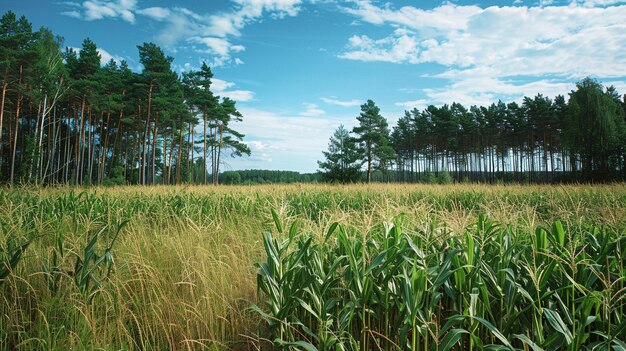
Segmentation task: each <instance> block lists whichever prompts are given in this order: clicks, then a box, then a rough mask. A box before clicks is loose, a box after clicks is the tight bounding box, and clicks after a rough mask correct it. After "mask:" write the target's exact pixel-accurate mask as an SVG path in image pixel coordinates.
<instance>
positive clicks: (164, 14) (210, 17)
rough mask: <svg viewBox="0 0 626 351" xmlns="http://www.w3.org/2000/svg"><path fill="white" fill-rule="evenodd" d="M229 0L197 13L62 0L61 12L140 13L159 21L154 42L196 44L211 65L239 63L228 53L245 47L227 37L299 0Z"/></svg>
mask: <svg viewBox="0 0 626 351" xmlns="http://www.w3.org/2000/svg"><path fill="white" fill-rule="evenodd" d="M231 3H232V4H233V6H232V7H231V9H230V10H228V11H224V12H220V13H209V14H199V13H195V12H193V11H191V10H189V9H187V8H184V7H176V6H173V7H147V8H138V7H137V0H114V1H105V0H90V1H84V2H82V3H76V2H70V3H65V5H66V6H68V7H70V8H71V9H72V10H71V11H66V12H63V14H64V15H66V16H70V17H74V18H80V19H84V20H88V21H93V20H100V19H104V18H121V19H123V20H125V21H127V22H129V23H135V15H141V16H144V17H145V18H148V19H151V20H154V21H159V22H163V24H161V25H159V28H160V30H159V31H158V32H157V33H156V34H155V39H156V42H157V43H158V44H160V45H164V46H169V47H171V48H172V49H175V48H176V47H177V46H179V45H181V44H192V45H193V44H200V45H198V46H191V48H192V49H194V50H195V51H197V52H204V53H208V54H211V55H212V56H213V61H212V65H213V66H222V65H226V64H235V65H239V64H242V63H243V61H242V60H241V59H240V58H237V57H233V56H232V54H233V53H239V52H242V51H244V50H245V47H244V46H242V45H240V44H236V43H233V42H232V40H230V39H229V38H234V37H239V36H240V35H241V30H242V29H243V28H244V27H245V26H247V25H249V24H251V23H254V22H257V21H259V20H261V19H262V18H263V17H264V16H266V15H267V16H269V17H271V18H275V19H280V18H284V17H286V16H296V15H297V14H298V12H299V11H300V5H301V3H302V0H231Z"/></svg>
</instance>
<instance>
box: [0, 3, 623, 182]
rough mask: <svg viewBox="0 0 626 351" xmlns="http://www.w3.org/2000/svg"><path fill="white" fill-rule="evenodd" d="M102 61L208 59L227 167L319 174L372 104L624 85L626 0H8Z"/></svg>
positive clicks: (477, 99) (191, 63)
mask: <svg viewBox="0 0 626 351" xmlns="http://www.w3.org/2000/svg"><path fill="white" fill-rule="evenodd" d="M0 10H2V12H4V11H6V10H13V11H14V12H16V13H18V14H19V15H22V14H23V15H26V16H27V17H28V19H29V20H31V21H32V22H33V24H34V26H35V27H36V28H38V27H40V26H46V27H48V28H50V29H52V30H53V31H54V32H55V33H56V34H58V35H61V36H63V37H64V38H65V45H66V46H70V47H80V44H81V42H82V40H83V39H84V38H85V37H89V38H91V39H92V40H93V41H94V42H95V43H96V44H97V45H98V47H99V50H100V53H101V55H102V57H103V60H108V59H110V58H114V59H116V60H121V59H124V60H127V61H128V62H129V64H130V66H131V67H132V68H133V69H134V70H136V71H140V70H141V65H140V64H139V63H138V54H137V48H136V46H137V45H139V44H141V43H143V42H146V41H152V42H155V43H157V44H159V45H161V46H162V47H163V48H164V50H165V51H166V53H167V54H168V55H171V56H173V57H174V58H175V61H174V68H175V70H176V71H178V72H182V71H185V70H188V69H191V68H198V67H200V65H201V63H202V62H203V61H206V62H208V63H209V64H210V65H211V67H212V68H213V71H214V73H215V80H214V90H216V91H217V93H218V94H219V95H221V96H228V97H231V98H233V99H235V100H236V101H237V102H238V103H237V104H238V107H239V110H240V111H241V112H242V113H243V115H244V121H243V122H241V123H240V124H239V125H238V128H239V130H241V131H242V132H243V133H245V134H246V142H247V143H248V145H249V146H250V148H251V149H252V152H253V154H252V156H251V157H244V158H238V159H228V160H227V161H226V162H227V164H226V166H225V169H250V168H262V169H282V170H295V171H301V172H313V171H315V170H316V169H317V160H319V159H321V158H322V154H321V151H322V150H324V149H326V147H327V144H328V138H329V137H330V135H331V134H332V132H333V130H334V129H335V128H337V127H338V126H339V124H342V123H343V124H344V125H346V126H347V127H352V126H353V125H354V123H355V117H356V116H357V115H358V113H359V104H361V103H363V102H364V101H365V100H367V99H372V100H374V101H375V102H376V103H377V104H378V105H379V107H380V108H381V111H382V114H383V115H384V116H385V117H386V118H387V119H388V120H389V122H390V125H393V124H394V123H395V121H396V120H397V119H398V118H399V117H400V116H402V114H403V111H404V110H405V109H411V108H413V107H417V108H424V107H425V106H427V105H429V104H434V105H441V104H444V103H452V102H454V101H456V102H460V103H462V104H464V105H466V106H470V105H486V104H490V103H491V102H496V101H497V100H498V99H502V100H503V101H507V102H508V101H513V100H516V101H519V100H521V98H522V97H523V96H524V95H528V96H533V95H536V94H537V93H542V94H544V95H547V96H550V97H553V96H555V95H557V94H564V95H565V94H567V93H568V92H569V91H571V90H572V89H573V87H574V83H575V82H576V81H578V80H580V79H582V78H584V77H585V76H592V77H594V78H597V79H599V80H600V81H602V82H603V83H604V84H605V85H614V86H615V87H617V88H618V91H619V92H621V93H626V0H573V1H557V0H541V1H539V2H537V1H535V0H532V1H525V0H512V1H491V2H470V1H453V2H450V1H444V2H440V1H393V2H383V1H374V0H372V1H368V0H352V1H339V0H336V1H335V0H204V1H202V0H187V1H176V2H174V1H157V0H114V1H105V0H91V1H42V0H2V2H0Z"/></svg>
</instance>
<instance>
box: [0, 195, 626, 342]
mask: <svg viewBox="0 0 626 351" xmlns="http://www.w3.org/2000/svg"><path fill="white" fill-rule="evenodd" d="M335 223H336V224H335ZM0 224H1V229H0V230H1V231H0V246H1V248H2V250H1V251H0V259H1V260H2V266H0V278H2V281H0V295H1V296H2V300H1V301H0V349H3V350H4V349H7V350H12V349H19V350H70V349H73V350H94V349H103V350H119V349H124V350H169V349H172V350H179V349H180V350H187V349H193V350H196V349H197V350H201V349H204V350H224V349H235V350H248V349H249V350H256V349H289V348H291V349H303V350H315V349H318V350H344V349H345V350H354V349H367V350H378V349H381V350H398V349H403V350H405V349H410V350H466V349H467V350H481V349H507V350H508V349H522V350H531V349H532V350H541V349H545V350H556V349H559V350H579V349H585V348H588V349H591V348H596V349H601V350H624V349H626V344H624V341H626V317H625V315H624V307H626V301H625V298H624V297H625V296H626V290H625V286H626V285H625V279H626V272H625V271H624V269H625V268H624V255H626V239H625V233H626V186H624V185H623V184H615V185H601V186H582V185H581V186H521V185H519V186H493V185H492V186H488V185H447V186H443V185H442V186H438V185H429V186H426V185H382V184H380V185H371V186H365V185H353V186H343V187H339V186H330V185H289V186H251V187H243V186H242V187H229V186H219V187H201V186H192V187H185V186H172V187H119V188H89V189H80V188H69V187H62V188H48V189H43V188H35V189H31V188H12V189H9V188H4V189H1V190H0Z"/></svg>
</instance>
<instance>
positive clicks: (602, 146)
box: [565, 78, 626, 181]
mask: <svg viewBox="0 0 626 351" xmlns="http://www.w3.org/2000/svg"><path fill="white" fill-rule="evenodd" d="M569 110H570V114H569V118H568V120H567V121H566V124H565V128H566V134H567V138H568V143H569V146H570V148H571V149H572V151H573V152H576V153H578V154H579V155H580V159H581V164H582V171H583V175H584V178H585V179H586V180H588V181H591V180H601V179H607V178H609V175H610V173H611V169H610V166H611V162H615V160H616V159H617V158H620V157H623V155H619V153H618V151H619V149H620V146H621V144H622V143H623V142H624V134H625V130H626V127H625V124H624V116H623V112H621V111H623V110H622V107H621V106H620V104H619V103H618V102H616V101H615V99H614V98H613V97H612V96H611V93H610V92H609V93H605V92H604V91H602V85H601V84H600V83H598V82H597V81H595V80H593V79H591V78H585V79H583V80H582V81H581V82H578V83H577V84H576V90H574V91H572V92H571V93H570V98H569Z"/></svg>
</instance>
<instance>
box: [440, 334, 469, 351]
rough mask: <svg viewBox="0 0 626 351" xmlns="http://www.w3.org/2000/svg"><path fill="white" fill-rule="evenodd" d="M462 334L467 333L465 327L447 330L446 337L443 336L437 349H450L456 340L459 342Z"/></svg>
mask: <svg viewBox="0 0 626 351" xmlns="http://www.w3.org/2000/svg"><path fill="white" fill-rule="evenodd" d="M463 334H469V332H468V331H467V330H465V329H452V330H450V331H449V332H448V334H446V337H445V338H443V340H442V341H441V343H440V344H439V347H438V348H437V350H438V351H449V350H450V349H452V348H453V347H454V345H456V343H457V342H459V340H460V339H461V336H463Z"/></svg>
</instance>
